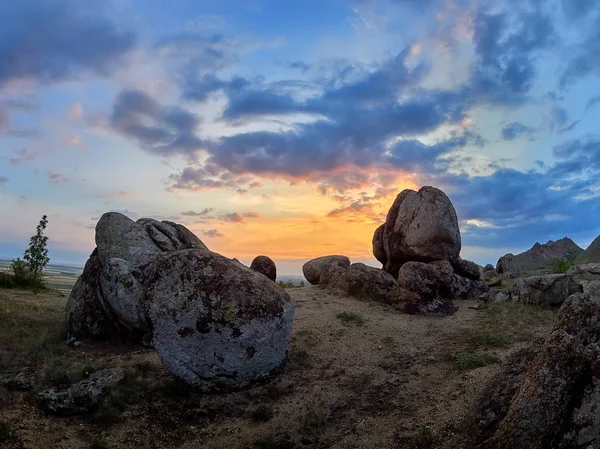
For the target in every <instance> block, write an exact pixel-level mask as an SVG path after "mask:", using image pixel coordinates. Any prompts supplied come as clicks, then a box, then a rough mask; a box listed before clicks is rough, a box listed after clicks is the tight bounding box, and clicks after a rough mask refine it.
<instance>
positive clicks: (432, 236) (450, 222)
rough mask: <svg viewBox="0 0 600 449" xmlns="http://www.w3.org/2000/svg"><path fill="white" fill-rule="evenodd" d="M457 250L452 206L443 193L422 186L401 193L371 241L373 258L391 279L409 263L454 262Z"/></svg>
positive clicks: (454, 217) (457, 234) (456, 235)
mask: <svg viewBox="0 0 600 449" xmlns="http://www.w3.org/2000/svg"><path fill="white" fill-rule="evenodd" d="M381 242H383V251H382V248H381ZM460 249H461V239H460V230H459V228H458V218H457V216H456V211H455V210H454V206H453V205H452V202H451V201H450V199H449V198H448V197H447V196H446V194H445V193H444V192H442V191H441V190H439V189H436V188H435V187H423V188H421V189H420V190H419V191H418V192H415V191H414V190H404V191H402V192H401V193H400V194H399V195H398V196H397V197H396V200H395V201H394V203H393V205H392V207H391V208H390V210H389V212H388V214H387V218H386V222H385V224H384V225H383V231H382V230H381V229H380V228H378V229H377V231H376V233H375V235H374V238H373V253H374V254H375V257H376V258H377V259H378V260H379V261H380V262H382V263H383V264H384V268H385V270H386V271H387V272H388V273H390V274H391V275H392V276H394V277H397V276H398V272H399V270H400V267H401V266H402V264H404V263H406V262H410V261H419V262H431V261H434V260H448V261H451V262H455V261H457V260H458V258H459V254H460ZM384 254H385V258H384Z"/></svg>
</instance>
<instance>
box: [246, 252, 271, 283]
mask: <svg viewBox="0 0 600 449" xmlns="http://www.w3.org/2000/svg"><path fill="white" fill-rule="evenodd" d="M250 269H252V270H254V271H257V272H259V273H261V274H264V275H265V276H266V277H268V278H269V279H271V280H272V281H273V282H275V280H276V279H277V267H276V266H275V262H273V261H272V260H271V259H270V258H269V257H267V256H256V257H255V258H254V260H253V261H252V263H251V264H250Z"/></svg>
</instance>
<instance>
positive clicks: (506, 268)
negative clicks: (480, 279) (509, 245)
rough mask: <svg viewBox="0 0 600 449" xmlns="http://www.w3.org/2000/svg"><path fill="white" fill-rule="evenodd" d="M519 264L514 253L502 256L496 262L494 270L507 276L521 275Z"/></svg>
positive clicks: (515, 276)
mask: <svg viewBox="0 0 600 449" xmlns="http://www.w3.org/2000/svg"><path fill="white" fill-rule="evenodd" d="M521 271H522V270H521V266H520V265H519V262H518V261H517V259H516V258H515V256H514V254H510V253H509V254H506V255H505V256H502V257H501V258H500V259H499V260H498V263H497V264H496V272H497V273H498V274H501V275H503V276H504V277H507V278H517V277H519V276H520V275H521Z"/></svg>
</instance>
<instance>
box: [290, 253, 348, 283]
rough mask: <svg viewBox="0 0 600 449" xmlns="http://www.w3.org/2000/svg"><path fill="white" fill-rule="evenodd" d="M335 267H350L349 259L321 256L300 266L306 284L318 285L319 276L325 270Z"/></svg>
mask: <svg viewBox="0 0 600 449" xmlns="http://www.w3.org/2000/svg"><path fill="white" fill-rule="evenodd" d="M332 265H337V266H339V267H341V268H343V269H346V268H348V267H349V266H350V259H348V257H346V256H323V257H317V258H316V259H312V260H309V261H308V262H306V263H305V264H304V265H303V266H302V273H303V274H304V277H305V278H306V280H307V281H308V282H310V283H311V284H313V285H318V284H319V282H320V280H321V274H322V273H323V271H324V270H325V269H326V268H329V267H331V266H332Z"/></svg>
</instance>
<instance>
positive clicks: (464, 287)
mask: <svg viewBox="0 0 600 449" xmlns="http://www.w3.org/2000/svg"><path fill="white" fill-rule="evenodd" d="M489 290H490V288H489V286H488V285H487V284H486V283H485V281H474V280H472V279H467V278H465V277H462V276H459V275H458V274H454V275H452V279H451V281H450V284H449V285H448V286H446V287H445V288H444V291H443V295H444V296H446V297H448V298H452V299H475V298H478V297H479V296H480V295H482V294H484V293H487V292H488V291H489Z"/></svg>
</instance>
